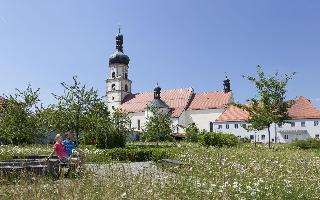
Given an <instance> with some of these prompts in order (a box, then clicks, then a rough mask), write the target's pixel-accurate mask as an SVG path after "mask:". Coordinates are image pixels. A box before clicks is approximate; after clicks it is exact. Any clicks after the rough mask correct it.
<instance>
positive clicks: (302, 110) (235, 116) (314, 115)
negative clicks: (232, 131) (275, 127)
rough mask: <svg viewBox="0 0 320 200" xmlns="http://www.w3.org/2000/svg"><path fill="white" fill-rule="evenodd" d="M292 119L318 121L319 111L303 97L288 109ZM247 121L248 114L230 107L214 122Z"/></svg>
mask: <svg viewBox="0 0 320 200" xmlns="http://www.w3.org/2000/svg"><path fill="white" fill-rule="evenodd" d="M288 114H289V117H291V118H292V119H320V110H319V109H317V108H316V107H315V106H314V105H312V104H311V103H310V101H309V100H308V99H306V98H305V97H302V96H301V97H299V98H298V99H296V100H294V103H293V105H292V106H291V108H289V109H288ZM247 119H248V113H247V112H246V111H244V110H242V109H240V108H238V107H235V106H230V107H229V108H227V109H226V110H225V111H224V112H223V113H222V114H221V115H220V116H219V118H218V119H217V120H216V122H239V121H245V120H247Z"/></svg>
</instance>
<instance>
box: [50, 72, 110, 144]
mask: <svg viewBox="0 0 320 200" xmlns="http://www.w3.org/2000/svg"><path fill="white" fill-rule="evenodd" d="M61 85H62V87H63V88H64V94H63V95H60V96H59V95H56V94H53V96H54V97H55V99H56V100H57V101H58V103H57V104H54V105H51V106H50V107H49V108H47V109H46V110H45V111H44V112H45V116H46V119H47V125H46V127H49V128H51V129H52V130H54V131H58V132H65V131H68V130H71V131H73V132H75V134H76V141H77V143H78V142H79V135H80V133H84V135H83V137H84V138H85V137H87V138H88V137H90V135H92V138H94V135H95V133H94V132H95V130H96V128H97V127H100V126H101V125H100V124H97V122H101V117H103V118H105V119H104V121H103V122H104V123H107V124H106V125H105V126H111V125H110V122H111V121H110V120H109V119H108V118H109V114H108V111H107V109H106V106H104V103H103V100H102V98H101V97H99V96H98V92H97V90H94V89H93V88H89V89H88V88H87V87H86V85H82V84H81V83H80V82H79V81H78V80H77V77H76V76H74V77H73V84H72V85H68V84H66V83H64V82H63V83H61Z"/></svg>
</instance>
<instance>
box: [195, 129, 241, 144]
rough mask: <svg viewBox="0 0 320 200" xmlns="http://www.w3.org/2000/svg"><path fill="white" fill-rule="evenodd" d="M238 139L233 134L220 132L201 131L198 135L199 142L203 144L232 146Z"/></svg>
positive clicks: (237, 142)
mask: <svg viewBox="0 0 320 200" xmlns="http://www.w3.org/2000/svg"><path fill="white" fill-rule="evenodd" d="M239 142H240V140H239V139H238V138H237V137H236V136H235V135H233V134H225V133H221V132H210V133H202V134H200V136H199V143H200V144H201V145H203V146H206V147H209V146H215V147H223V146H227V147H233V146H237V145H238V144H239Z"/></svg>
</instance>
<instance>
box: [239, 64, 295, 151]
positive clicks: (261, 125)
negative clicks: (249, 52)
mask: <svg viewBox="0 0 320 200" xmlns="http://www.w3.org/2000/svg"><path fill="white" fill-rule="evenodd" d="M257 74H258V77H253V76H243V77H244V78H245V79H247V80H249V81H250V82H252V83H253V84H254V85H255V87H256V89H257V92H258V96H256V97H253V98H251V99H249V100H248V104H245V105H240V104H237V105H236V106H238V107H240V108H242V109H244V110H245V111H247V112H248V113H249V118H248V123H249V124H250V125H251V126H250V129H252V130H264V129H268V133H269V147H270V126H271V124H273V123H276V124H281V123H283V122H284V121H285V120H287V119H289V116H288V108H290V106H291V102H290V101H286V100H285V99H286V93H287V90H286V87H287V84H288V82H289V80H291V79H292V78H293V76H294V75H295V73H292V74H289V75H287V74H285V75H284V77H279V74H278V73H275V74H273V75H271V76H269V77H267V76H266V74H265V73H264V72H263V70H262V68H261V67H260V66H259V65H258V66H257Z"/></svg>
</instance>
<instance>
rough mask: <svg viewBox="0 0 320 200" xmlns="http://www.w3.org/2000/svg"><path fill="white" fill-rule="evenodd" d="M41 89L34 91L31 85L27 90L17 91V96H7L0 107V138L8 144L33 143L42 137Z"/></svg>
mask: <svg viewBox="0 0 320 200" xmlns="http://www.w3.org/2000/svg"><path fill="white" fill-rule="evenodd" d="M39 94H40V89H39V88H38V89H37V90H33V89H32V88H31V85H30V84H29V85H28V87H27V89H26V90H24V91H21V90H19V89H16V94H14V95H9V96H6V95H5V100H4V103H3V104H2V106H1V107H0V137H1V138H3V139H5V140H6V141H7V142H9V143H11V144H14V145H17V144H23V143H31V142H32V141H33V140H34V139H36V138H38V137H41V136H42V134H43V132H42V128H43V127H42V124H41V120H40V113H41V109H42V106H39V104H40V100H39Z"/></svg>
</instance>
